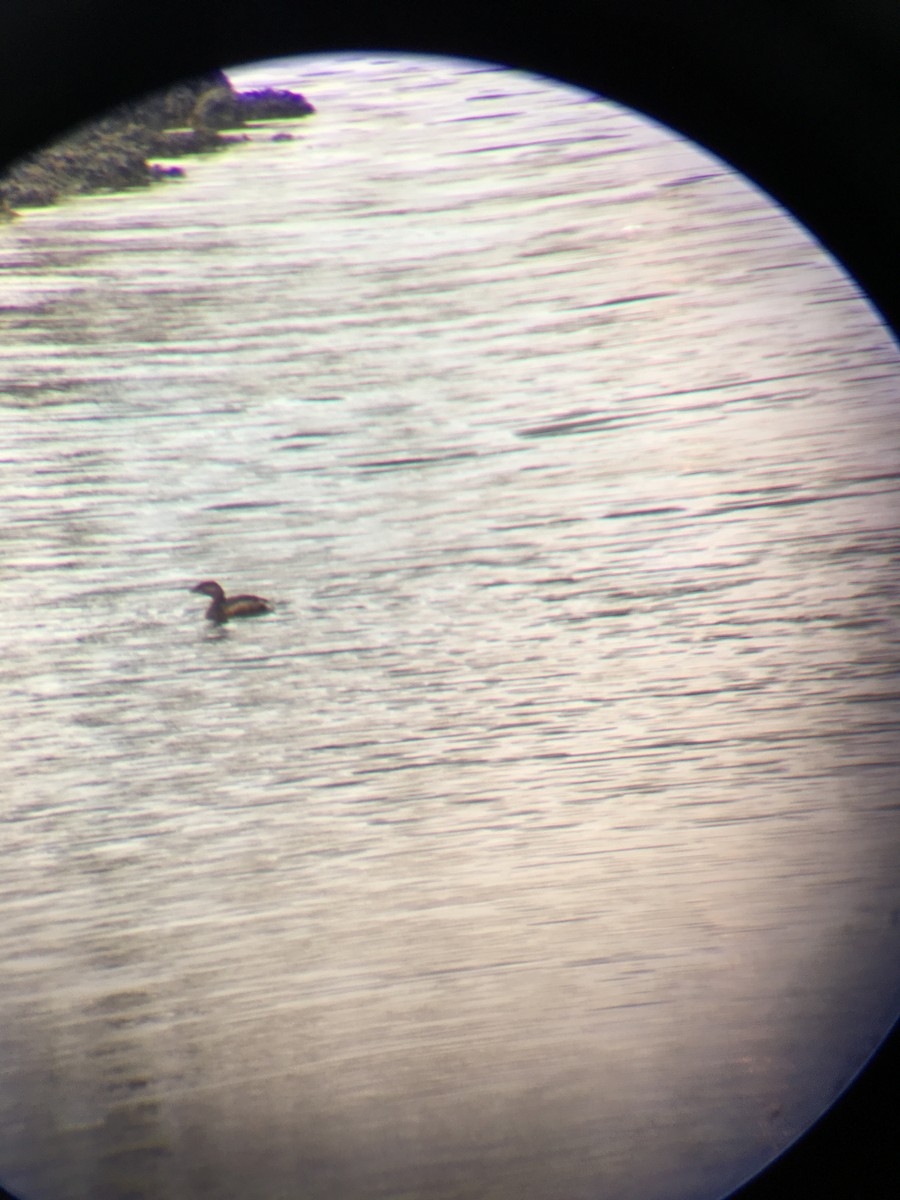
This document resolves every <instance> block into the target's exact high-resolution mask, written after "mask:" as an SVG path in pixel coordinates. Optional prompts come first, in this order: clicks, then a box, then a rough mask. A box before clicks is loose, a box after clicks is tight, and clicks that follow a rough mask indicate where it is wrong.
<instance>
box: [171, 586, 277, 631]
mask: <svg viewBox="0 0 900 1200" xmlns="http://www.w3.org/2000/svg"><path fill="white" fill-rule="evenodd" d="M191 591H192V592H201V593H202V594H203V595H204V596H211V597H212V603H211V604H210V606H209V608H208V609H207V610H206V619H207V620H208V621H215V623H216V624H217V625H224V624H225V622H226V621H230V620H231V618H232V617H258V616H262V615H264V614H265V613H270V612H271V611H272V606H271V604H270V603H269V601H268V600H264V599H263V598H262V596H226V595H225V589H224V588H223V587H222V585H221V584H219V583H216V582H215V580H214V579H204V581H203V582H202V583H198V584H197V586H196V587H192V588H191Z"/></svg>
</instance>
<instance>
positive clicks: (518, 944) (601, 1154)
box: [0, 56, 900, 1200]
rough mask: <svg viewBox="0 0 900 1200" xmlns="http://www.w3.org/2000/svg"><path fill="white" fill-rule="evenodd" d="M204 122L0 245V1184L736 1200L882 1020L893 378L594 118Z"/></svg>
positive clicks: (358, 99)
mask: <svg viewBox="0 0 900 1200" xmlns="http://www.w3.org/2000/svg"><path fill="white" fill-rule="evenodd" d="M235 78H236V80H237V82H238V84H239V86H244V87H247V86H253V85H254V84H255V85H259V84H261V83H273V84H276V85H279V86H295V87H297V88H299V89H300V90H302V91H303V92H304V94H306V95H307V96H308V98H309V99H310V100H311V101H312V102H313V104H314V105H315V106H316V109H317V112H316V115H314V116H312V117H310V118H308V119H306V120H304V121H302V122H294V123H288V122H282V123H279V122H272V123H269V124H266V125H261V126H257V127H254V128H253V129H252V130H251V131H250V141H249V142H247V143H245V144H242V145H239V146H235V147H233V148H232V149H230V150H228V151H227V152H225V153H222V154H219V155H216V156H210V157H206V158H202V159H193V160H188V162H187V163H186V164H185V165H186V169H187V176H186V178H185V179H184V180H182V181H171V182H167V183H166V184H164V185H159V186H156V187H154V188H153V189H152V190H149V191H146V192H140V193H132V194H128V195H109V196H99V197H92V198H83V199H80V200H78V201H75V202H71V203H68V204H66V205H64V206H62V207H59V208H57V209H47V210H43V211H39V212H33V213H28V214H27V215H25V216H24V217H23V218H22V219H21V220H19V221H18V222H16V223H15V224H13V225H11V226H8V227H5V228H3V229H0V263H2V268H3V273H2V279H0V306H2V307H0V381H2V386H0V458H2V463H0V472H2V473H0V504H2V522H0V550H2V553H0V647H2V659H0V696H2V705H3V721H2V724H0V747H2V762H3V777H4V783H3V796H4V798H3V801H2V813H3V825H2V830H3V834H2V836H3V862H4V869H3V872H2V876H0V913H2V921H0V953H2V960H3V963H4V985H3V988H2V993H0V1049H2V1055H3V1064H4V1065H3V1073H2V1078H3V1082H2V1088H0V1178H2V1180H3V1182H4V1183H5V1184H6V1186H8V1187H11V1188H12V1189H13V1190H14V1191H17V1192H18V1194H19V1195H20V1196H21V1197H22V1198H23V1200H144V1198H146V1200H150V1198H152V1197H159V1196H166V1197H167V1198H170V1200H193V1198H203V1197H210V1198H212V1197H215V1198H216V1200H230V1198H232V1197H238V1196H243V1195H246V1194H249V1195H254V1196H258V1197H260V1198H261V1200H276V1198H279V1197H285V1198H287V1197H290V1198H292V1200H294V1198H296V1197H303V1200H319V1198H322V1200H326V1198H327V1200H369V1198H370V1197H372V1198H374V1197H382V1198H388V1200H401V1198H402V1200H412V1198H416V1200H469V1198H471V1200H475V1198H477V1200H488V1198H490V1200H505V1198H506V1197H510V1198H512V1197H515V1198H516V1200H522V1198H524V1200H595V1198H597V1197H616V1200H682V1198H689V1197H690V1198H697V1200H700V1198H707V1197H709V1198H711V1197H715V1196H718V1195H721V1194H722V1193H724V1192H725V1191H726V1190H727V1189H728V1188H730V1187H733V1186H735V1185H737V1184H738V1183H739V1182H740V1181H741V1180H742V1179H743V1178H745V1177H746V1176H747V1175H748V1174H749V1173H750V1172H752V1171H754V1170H755V1169H757V1168H759V1167H761V1166H762V1165H763V1164H764V1163H765V1162H766V1161H767V1160H768V1159H769V1158H770V1157H772V1155H774V1154H775V1153H776V1152H778V1151H779V1150H781V1149H782V1148H783V1147H784V1146H785V1145H786V1144H787V1142H788V1141H789V1140H790V1139H791V1138H792V1137H793V1136H794V1135H795V1134H796V1133H797V1132H798V1131H800V1130H801V1129H803V1128H804V1127H805V1126H806V1125H807V1124H808V1123H809V1121H810V1120H811V1119H812V1118H813V1117H815V1116H816V1115H817V1114H818V1113H819V1112H820V1111H821V1110H822V1108H823V1107H824V1106H825V1105H826V1104H827V1103H829V1101H830V1100H831V1099H832V1098H833V1097H834V1096H835V1094H836V1093H837V1091H838V1090H839V1089H840V1088H841V1087H842V1086H843V1085H844V1084H845V1083H846V1082H847V1081H848V1080H849V1078H850V1077H851V1075H852V1073H853V1072H854V1071H855V1070H856V1069H857V1068H858V1067H859V1065H860V1064H861V1063H862V1060H863V1058H864V1056H865V1055H866V1054H867V1053H868V1052H869V1051H870V1050H871V1049H872V1048H873V1047H874V1045H875V1044H876V1042H877V1040H878V1038H879V1037H880V1036H881V1034H882V1033H883V1032H884V1031H885V1029H886V1026H887V1024H888V1023H889V1022H890V1021H891V1020H892V1019H893V1017H894V1016H895V1015H896V1012H897V1009H898V995H900V978H898V967H897V963H898V956H897V930H898V928H900V891H898V886H897V871H896V867H897V853H896V840H895V839H896V836H897V824H898V822H897V815H898V812H897V810H898V801H897V788H896V778H897V758H898V752H897V746H898V744H900V742H898V731H900V692H898V687H897V676H898V670H897V663H898V648H900V609H898V604H900V538H898V534H897V533H896V530H895V527H896V518H897V499H898V491H900V479H898V462H900V459H898V449H900V406H898V383H897V380H898V355H897V351H896V349H895V347H894V346H893V344H892V343H891V341H890V339H889V337H888V335H887V333H886V332H885V331H884V329H883V328H882V327H881V326H880V325H879V323H878V322H877V320H876V318H875V316H874V314H873V311H872V310H871V309H870V308H869V307H868V306H867V305H866V304H865V303H864V302H863V301H862V299H861V298H860V296H859V294H858V293H857V292H856V291H855V289H854V287H853V285H852V284H851V283H850V282H849V281H848V280H847V279H846V278H845V277H844V276H843V275H842V274H840V273H839V271H838V270H837V269H836V268H835V267H834V266H833V265H832V264H831V263H830V261H829V260H827V259H826V258H825V257H824V255H823V253H822V252H821V250H820V249H819V248H818V247H817V246H816V245H815V244H814V243H813V242H812V241H811V239H809V238H808V237H807V236H806V235H805V234H804V233H803V232H802V231H801V230H800V229H799V228H798V227H797V226H796V225H795V224H793V222H791V221H790V220H788V219H787V218H786V217H785V216H784V215H783V214H782V213H780V212H779V211H778V210H776V209H775V208H774V207H773V206H772V204H771V203H770V202H769V201H768V200H766V199H765V198H764V197H763V196H762V195H761V194H759V193H757V192H756V191H754V190H752V189H751V188H749V187H748V186H747V185H746V184H745V183H743V182H741V181H740V180H738V179H737V178H736V177H735V176H734V175H733V174H731V173H730V172H728V171H727V170H726V169H725V168H724V167H723V166H722V165H721V164H720V163H718V162H716V161H715V160H713V159H710V158H707V157H705V156H701V155H700V154H699V153H698V152H697V151H695V150H694V149H692V148H691V147H690V146H689V145H687V144H685V143H683V142H681V141H678V140H675V139H674V138H673V137H672V136H671V135H670V134H668V133H667V132H665V131H663V130H661V129H659V128H658V127H656V126H653V125H650V124H648V123H645V122H643V121H640V120H638V119H637V118H636V117H634V116H633V115H631V114H629V113H627V112H625V111H624V110H622V109H620V108H618V107H616V106H614V105H611V104H608V103H605V102H601V101H598V100H596V99H595V98H592V97H590V96H588V95H587V94H585V93H582V92H578V91H574V90H570V89H567V88H561V87H557V86H556V85H549V84H547V83H544V82H541V81H539V80H537V79H535V78H531V77H528V76H525V75H521V74H516V73H512V72H504V71H499V70H494V69H490V68H486V67H480V66H477V65H475V64H471V63H461V62H450V61H440V60H436V61H433V62H430V63H429V62H426V61H424V60H413V59H402V58H390V57H384V56H382V57H372V56H369V57H363V56H358V57H344V58H340V57H333V58H318V59H309V60H297V61H292V62H287V61H286V62H280V63H276V64H269V65H267V66H265V67H262V68H256V69H255V70H252V71H245V72H238V73H236V74H235ZM288 126H289V127H290V130H291V132H293V134H294V139H293V140H290V141H283V142H273V141H272V136H273V134H274V133H276V132H278V130H280V129H282V128H288ZM204 578H216V579H219V580H221V581H222V582H223V583H224V584H225V585H226V587H229V588H232V589H233V590H252V591H258V592H260V593H261V594H263V595H266V596H269V597H270V598H271V599H272V600H273V601H274V603H275V605H276V612H275V614H274V615H273V616H271V617H267V618H264V619H261V620H258V621H255V622H246V623H235V624H232V625H228V626H225V627H223V628H222V629H216V628H214V627H212V626H210V625H208V624H207V623H206V622H204V620H203V606H204V604H205V601H204V598H203V597H198V596H194V595H191V594H190V591H189V588H190V587H191V586H192V585H193V584H194V583H196V582H197V581H198V580H199V579H204Z"/></svg>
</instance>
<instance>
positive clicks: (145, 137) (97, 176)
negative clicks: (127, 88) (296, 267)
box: [0, 71, 314, 220]
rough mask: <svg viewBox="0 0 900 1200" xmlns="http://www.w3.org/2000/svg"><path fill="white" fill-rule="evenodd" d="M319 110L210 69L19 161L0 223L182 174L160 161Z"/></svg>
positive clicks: (8, 181) (4, 191)
mask: <svg viewBox="0 0 900 1200" xmlns="http://www.w3.org/2000/svg"><path fill="white" fill-rule="evenodd" d="M313 111H314V109H313V107H312V105H311V104H310V103H309V102H308V101H307V100H306V99H304V97H303V96H301V95H299V93H297V92H288V91H282V90H279V89H266V90H265V91H255V92H236V91H235V90H234V88H233V87H232V86H231V83H230V82H229V80H228V77H227V76H226V75H225V74H224V72H222V71H211V72H209V74H207V75H203V76H200V77H199V78H197V79H193V80H190V81H188V82H184V83H178V84H175V85H174V86H173V87H170V88H167V89H165V90H164V91H161V92H155V93H153V94H152V95H150V96H146V97H144V98H143V99H141V100H136V101H132V102H130V103H128V104H124V105H121V106H120V107H119V108H116V109H114V110H112V111H111V112H109V113H107V114H106V115H104V116H102V117H99V118H98V119H97V120H95V121H90V122H88V123H87V124H85V125H81V126H79V127H78V128H77V129H75V130H73V131H72V132H71V133H69V134H66V136H65V137H63V138H61V139H60V140H59V141H57V142H54V143H52V144H51V145H49V146H45V147H44V148H43V149H41V150H38V151H36V152H35V153H34V154H30V155H29V156H28V157H27V158H23V159H20V160H19V161H18V162H16V163H14V164H13V165H12V167H10V168H9V170H8V171H5V172H3V173H2V174H0V220H2V219H3V217H6V218H11V217H14V216H15V215H16V210H17V209H19V208H35V207H41V206H44V205H48V204H56V203H58V202H59V201H60V200H63V199H65V198H66V197H67V196H73V195H78V194H83V193H88V192H99V191H121V190H122V189H124V188H133V187H146V186H148V185H149V184H151V183H153V182H154V181H155V180H158V179H162V178H165V177H167V176H178V175H183V174H184V170H183V169H182V168H181V167H178V166H163V165H161V164H160V163H158V162H154V160H155V159H160V158H165V159H169V158H180V157H182V156H183V155H188V154H205V153H208V152H210V151H213V150H219V149H222V148H223V147H225V146H227V145H228V144H229V143H232V142H239V141H243V140H245V139H246V137H247V135H246V134H245V133H244V134H242V133H227V134H226V133H222V132H221V131H222V130H223V129H228V130H240V129H241V128H242V127H243V126H244V125H246V124H247V123H248V122H251V121H264V120H271V119H273V118H279V117H282V118H283V117H288V118H293V117H304V116H308V115H309V114H310V113H312V112H313ZM282 136H283V135H282Z"/></svg>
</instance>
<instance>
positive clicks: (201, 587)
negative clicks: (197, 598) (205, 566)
mask: <svg viewBox="0 0 900 1200" xmlns="http://www.w3.org/2000/svg"><path fill="white" fill-rule="evenodd" d="M191 591H192V592H202V593H203V595H204V596H211V597H212V599H213V600H223V599H224V598H225V591H224V589H223V588H222V585H221V584H219V583H216V581H215V580H214V579H204V581H203V582H202V583H198V584H197V586H196V587H192V588H191Z"/></svg>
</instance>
